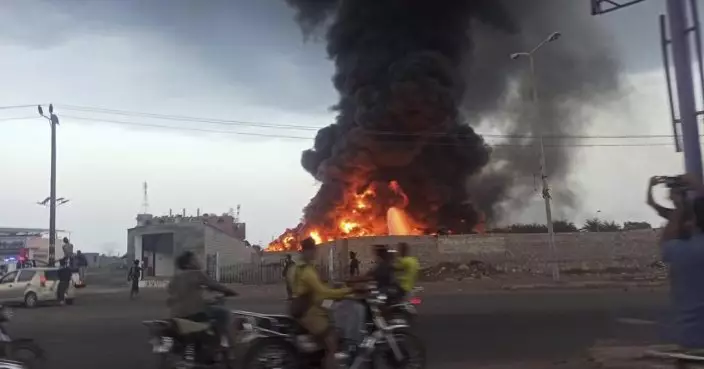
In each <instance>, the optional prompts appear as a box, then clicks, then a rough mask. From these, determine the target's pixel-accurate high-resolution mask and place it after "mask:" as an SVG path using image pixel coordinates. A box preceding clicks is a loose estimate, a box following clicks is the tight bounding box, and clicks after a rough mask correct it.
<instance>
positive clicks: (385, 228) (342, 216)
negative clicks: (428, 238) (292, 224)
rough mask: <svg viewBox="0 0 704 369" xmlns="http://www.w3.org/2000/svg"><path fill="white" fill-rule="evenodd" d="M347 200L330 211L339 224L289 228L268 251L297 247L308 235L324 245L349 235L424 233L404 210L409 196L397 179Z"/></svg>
mask: <svg viewBox="0 0 704 369" xmlns="http://www.w3.org/2000/svg"><path fill="white" fill-rule="evenodd" d="M380 192H383V196H380ZM346 200H347V201H345V204H343V205H341V206H340V207H338V209H336V211H335V212H334V213H333V214H330V218H331V219H332V220H333V222H332V224H336V226H334V227H331V226H323V225H320V224H317V225H307V224H301V225H299V226H298V227H296V228H293V229H288V230H286V232H284V234H282V235H281V236H279V238H278V239H276V240H274V241H273V242H272V243H271V244H269V247H268V248H267V249H266V250H267V251H284V250H295V249H297V248H298V244H299V242H300V240H301V239H303V238H305V237H311V238H313V239H314V240H315V242H316V243H317V244H320V243H323V242H328V241H333V240H336V239H339V238H347V237H364V236H379V235H411V234H422V229H423V227H422V225H418V224H416V222H415V221H414V220H413V219H411V217H410V216H409V215H408V214H407V213H406V211H404V208H406V206H408V203H409V199H408V196H407V195H406V194H405V193H404V192H403V189H402V188H401V186H400V185H399V183H398V182H396V181H391V182H389V183H388V185H387V186H384V185H383V184H378V183H372V184H369V185H368V186H367V187H366V188H364V191H362V192H361V193H358V192H356V191H350V194H348V196H346Z"/></svg>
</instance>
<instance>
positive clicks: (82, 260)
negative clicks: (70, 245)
mask: <svg viewBox="0 0 704 369" xmlns="http://www.w3.org/2000/svg"><path fill="white" fill-rule="evenodd" d="M76 266H77V267H78V280H79V281H80V283H81V284H85V283H86V269H88V259H87V258H86V256H85V255H83V253H82V252H81V250H78V251H76Z"/></svg>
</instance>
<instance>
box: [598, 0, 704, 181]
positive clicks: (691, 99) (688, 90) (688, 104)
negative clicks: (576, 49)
mask: <svg viewBox="0 0 704 369" xmlns="http://www.w3.org/2000/svg"><path fill="white" fill-rule="evenodd" d="M643 1H645V0H630V1H625V0H591V3H592V15H599V14H604V13H608V12H611V11H615V10H619V9H623V8H626V7H628V6H631V5H635V4H638V3H641V2H643ZM656 1H661V2H662V0H656ZM697 1H699V0H689V1H688V0H667V18H666V17H665V16H664V15H661V16H660V33H661V46H662V52H663V64H664V67H665V78H666V82H667V90H668V95H669V103H670V110H671V119H672V125H673V130H674V134H675V150H676V151H678V152H679V151H681V150H680V144H679V138H680V137H682V146H683V147H684V164H685V170H686V172H687V173H689V174H694V175H695V176H697V178H702V155H701V147H700V140H699V127H698V119H697V117H698V116H699V115H702V114H704V111H698V110H697V104H696V99H695V94H694V82H693V78H694V76H693V73H692V64H691V63H692V59H691V57H692V53H691V51H690V47H691V46H690V40H689V39H688V36H689V33H690V32H692V33H694V41H695V45H696V53H695V55H696V57H697V64H698V66H699V74H700V76H699V80H700V81H702V82H704V68H703V64H704V62H703V61H702V45H701V42H702V37H701V29H700V28H701V26H700V23H699V14H698V11H697V10H698V9H697V8H698V6H697ZM687 3H689V7H690V11H691V17H688V16H687ZM688 18H690V19H691V20H692V25H689V24H688ZM667 20H669V22H667ZM666 23H669V29H670V39H669V40H668V39H667V35H666V28H667V26H666ZM668 45H669V46H672V59H673V62H674V68H673V69H674V72H675V81H676V86H677V96H676V97H677V102H678V106H677V109H675V103H674V100H675V99H674V98H673V93H672V81H671V78H670V66H669V53H668ZM700 87H701V88H702V91H703V92H704V85H702V86H700ZM676 111H679V115H680V118H679V119H677V117H676V115H675V114H676V113H675V112H676ZM678 124H679V125H680V127H681V132H680V130H678V129H677V128H678Z"/></svg>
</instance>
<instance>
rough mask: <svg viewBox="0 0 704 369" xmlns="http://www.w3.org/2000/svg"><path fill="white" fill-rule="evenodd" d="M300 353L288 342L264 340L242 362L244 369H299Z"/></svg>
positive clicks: (251, 349) (252, 347)
mask: <svg viewBox="0 0 704 369" xmlns="http://www.w3.org/2000/svg"><path fill="white" fill-rule="evenodd" d="M300 367H301V366H300V362H299V357H298V352H296V350H295V349H294V348H293V347H292V346H291V344H289V343H288V342H286V341H283V340H280V339H262V340H260V341H259V342H256V343H254V344H253V345H252V346H251V347H250V348H249V349H248V350H247V353H246V354H245V356H244V358H243V360H242V366H241V368H243V369H299V368H300Z"/></svg>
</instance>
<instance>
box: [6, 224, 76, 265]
mask: <svg viewBox="0 0 704 369" xmlns="http://www.w3.org/2000/svg"><path fill="white" fill-rule="evenodd" d="M56 233H57V237H56V240H57V245H56V259H57V260H58V259H60V258H62V257H63V249H62V248H61V241H60V240H61V239H62V238H63V237H67V236H68V235H69V232H67V231H62V230H57V231H56ZM23 258H25V259H32V260H37V261H40V262H44V263H46V262H48V261H49V230H48V229H44V228H17V227H0V263H15V262H17V261H19V260H20V259H23Z"/></svg>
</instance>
